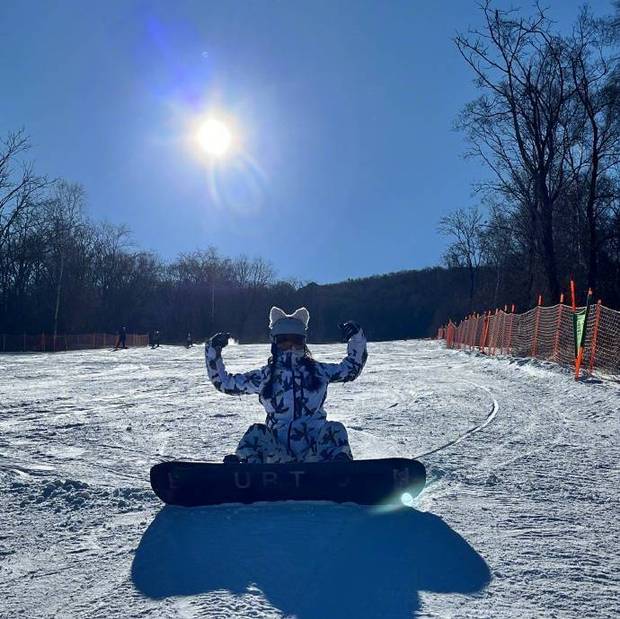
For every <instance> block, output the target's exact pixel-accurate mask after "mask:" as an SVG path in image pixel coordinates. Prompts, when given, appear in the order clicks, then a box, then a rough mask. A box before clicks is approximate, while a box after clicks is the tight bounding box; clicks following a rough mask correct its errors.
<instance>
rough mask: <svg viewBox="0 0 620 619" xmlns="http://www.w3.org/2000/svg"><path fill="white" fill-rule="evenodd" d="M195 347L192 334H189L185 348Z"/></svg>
mask: <svg viewBox="0 0 620 619" xmlns="http://www.w3.org/2000/svg"><path fill="white" fill-rule="evenodd" d="M193 345H194V342H193V341H192V334H191V333H188V334H187V338H185V348H191V347H192V346H193Z"/></svg>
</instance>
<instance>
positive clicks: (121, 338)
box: [114, 327, 127, 350]
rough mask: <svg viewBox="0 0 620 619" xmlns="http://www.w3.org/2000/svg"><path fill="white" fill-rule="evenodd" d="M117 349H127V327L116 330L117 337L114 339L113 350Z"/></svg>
mask: <svg viewBox="0 0 620 619" xmlns="http://www.w3.org/2000/svg"><path fill="white" fill-rule="evenodd" d="M119 348H127V327H121V328H120V329H119V330H118V337H117V338H116V346H114V350H118V349H119Z"/></svg>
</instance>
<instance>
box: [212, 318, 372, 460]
mask: <svg viewBox="0 0 620 619" xmlns="http://www.w3.org/2000/svg"><path fill="white" fill-rule="evenodd" d="M309 320H310V314H309V312H308V310H307V309H306V308H305V307H302V308H300V309H298V310H296V311H295V312H294V313H293V314H290V315H287V314H285V313H284V311H283V310H281V309H280V308H278V307H272V308H271V311H270V313H269V329H270V335H271V342H272V344H271V357H270V358H269V360H268V362H267V365H265V366H263V367H262V368H261V369H259V370H253V371H251V372H245V373H241V374H230V373H228V372H227V371H226V367H225V365H224V361H223V360H222V348H224V347H225V346H226V345H227V344H228V339H229V337H230V334H229V333H217V334H216V335H214V336H213V337H212V338H211V339H210V340H209V341H208V342H207V345H206V349H205V357H206V363H207V371H208V374H209V378H210V380H211V382H212V383H213V384H214V385H215V387H216V388H217V389H218V390H219V391H221V392H223V393H228V394H231V395H240V394H257V395H258V399H259V401H260V403H261V404H262V405H263V406H264V408H265V410H266V412H267V419H266V422H265V423H264V424H263V423H255V424H253V425H252V426H250V428H249V429H248V430H247V432H246V433H245V434H244V435H243V437H242V439H241V441H240V442H239V446H238V447H237V451H236V453H235V454H230V455H228V456H226V457H225V458H224V462H229V463H236V462H248V463H276V462H322V461H329V460H352V458H353V457H352V455H351V448H350V447H349V440H348V436H347V431H346V429H345V427H344V425H342V423H340V422H338V421H327V419H326V413H325V411H324V410H323V402H324V401H325V398H326V396H327V386H328V385H329V383H332V382H348V381H351V380H355V379H356V378H357V377H358V376H359V375H360V372H361V371H362V369H363V367H364V365H365V363H366V358H367V357H368V354H367V351H366V337H365V336H364V333H363V331H362V329H361V327H360V326H359V325H358V324H357V323H356V322H353V321H348V322H345V323H342V324H341V325H340V328H341V330H342V334H343V341H346V342H348V346H347V356H346V357H345V358H344V359H343V360H342V361H341V362H340V363H320V362H318V361H315V360H314V359H313V358H312V355H311V354H310V351H309V349H308V347H307V346H306V332H307V329H308V322H309Z"/></svg>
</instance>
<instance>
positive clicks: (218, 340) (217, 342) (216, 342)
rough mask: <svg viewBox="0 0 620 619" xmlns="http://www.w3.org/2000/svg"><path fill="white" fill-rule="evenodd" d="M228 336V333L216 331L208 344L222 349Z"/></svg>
mask: <svg viewBox="0 0 620 619" xmlns="http://www.w3.org/2000/svg"><path fill="white" fill-rule="evenodd" d="M228 338H230V333H216V334H215V335H214V336H213V337H212V338H211V339H210V340H209V344H210V345H211V346H213V348H215V349H216V350H222V348H224V346H228Z"/></svg>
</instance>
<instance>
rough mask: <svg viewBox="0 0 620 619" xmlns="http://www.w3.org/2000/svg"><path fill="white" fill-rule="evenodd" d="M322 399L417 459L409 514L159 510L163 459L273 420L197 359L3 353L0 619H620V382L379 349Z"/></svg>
mask: <svg viewBox="0 0 620 619" xmlns="http://www.w3.org/2000/svg"><path fill="white" fill-rule="evenodd" d="M313 353H314V355H315V357H317V358H319V359H321V360H328V361H329V360H337V359H338V358H339V357H340V356H342V355H343V354H344V347H343V346H342V345H339V346H314V347H313ZM267 355H268V349H267V347H266V346H231V347H229V348H227V349H226V351H225V356H226V359H227V360H228V362H229V366H230V368H232V369H238V370H242V369H243V370H245V369H250V368H253V367H256V366H259V365H260V364H261V363H263V362H264V360H265V358H266V356H267ZM326 408H327V410H328V414H329V416H330V418H332V419H339V420H341V421H343V422H344V423H345V424H346V425H347V427H348V428H349V429H350V439H351V444H352V447H353V449H354V455H355V457H357V458H368V457H382V456H396V455H400V456H415V455H420V456H421V460H422V461H423V462H424V463H425V464H426V466H427V469H428V473H429V484H428V486H427V488H426V489H425V491H424V492H423V494H422V495H421V496H420V497H419V498H418V500H417V501H416V503H415V505H414V507H415V509H412V508H403V509H401V510H397V511H381V510H378V509H367V508H362V507H358V506H353V505H330V504H321V503H312V504H310V503H308V504H303V503H299V504H295V503H289V504H272V505H252V506H243V507H242V506H228V507H216V508H201V509H184V508H173V507H166V508H164V507H163V506H162V505H161V504H160V503H159V501H158V500H157V499H156V498H155V497H154V496H153V495H152V493H151V491H150V488H149V484H148V471H149V467H150V466H151V465H152V464H153V463H155V462H157V461H159V460H161V459H166V458H175V459H181V458H186V459H205V460H219V459H221V457H222V456H223V455H224V454H226V453H228V452H230V451H232V450H233V449H234V447H235V445H236V440H237V438H238V437H239V436H240V435H241V434H242V432H243V431H244V430H245V428H246V427H247V426H248V425H249V424H250V423H252V422H255V421H259V420H262V418H263V413H262V410H261V407H260V405H259V404H258V402H257V401H256V400H255V399H253V398H251V397H245V398H235V397H230V396H224V395H222V394H220V393H218V392H216V391H215V389H213V387H212V386H211V385H210V384H208V382H207V380H206V377H205V372H204V366H203V351H202V349H201V348H200V347H197V348H194V349H191V350H185V349H180V348H172V347H163V348H160V349H157V350H154V351H152V350H150V349H135V350H128V351H118V352H115V353H112V352H110V351H84V352H70V353H57V354H55V355H52V354H32V355H5V356H0V616H2V617H15V616H20V615H23V616H26V617H48V616H49V617H141V616H147V615H150V616H156V617H194V616H196V617H231V616H240V617H242V616H251V617H284V616H297V617H300V618H313V619H314V618H316V619H319V618H321V619H324V618H329V617H337V616H343V615H344V616H350V617H372V618H375V617H409V616H414V615H418V616H424V617H477V616H479V617H490V616H497V617H499V616H501V617H533V616H557V617H584V616H591V617H609V616H614V615H616V616H617V615H620V587H619V581H618V574H619V572H620V559H619V557H620V535H619V533H620V531H619V525H618V515H619V514H620V505H619V500H618V497H619V491H618V488H619V487H620V469H619V467H618V462H619V460H620V441H619V438H620V432H619V430H620V422H619V414H620V412H619V411H620V386H619V385H618V383H614V382H611V381H596V380H592V381H589V382H584V383H575V382H574V381H573V380H572V378H571V376H570V373H568V372H565V371H563V370H560V369H558V368H554V367H552V366H546V365H544V364H541V363H539V362H532V361H528V362H524V361H523V360H520V361H518V362H517V361H512V360H510V359H501V358H487V357H484V356H481V355H473V354H466V353H463V352H457V351H450V350H445V349H443V348H442V346H441V344H439V343H437V342H428V341H411V342H388V343H373V344H371V345H370V357H369V361H368V365H367V366H366V369H365V371H364V373H363V374H362V376H361V377H360V378H359V379H358V380H357V381H356V382H354V383H349V384H345V385H333V386H332V387H331V390H330V395H329V397H328V401H327V405H326ZM476 428H480V429H479V430H478V431H475V432H472V429H476ZM459 437H464V438H462V440H458V439H459ZM448 443H452V444H451V445H449V446H447V447H445V448H443V449H438V450H437V448H439V447H441V446H442V445H445V444H448ZM435 450H437V451H435ZM429 452H433V453H429ZM422 454H428V455H422Z"/></svg>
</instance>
